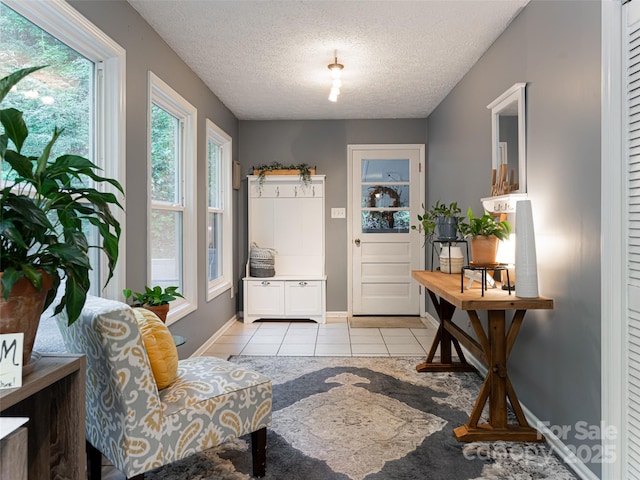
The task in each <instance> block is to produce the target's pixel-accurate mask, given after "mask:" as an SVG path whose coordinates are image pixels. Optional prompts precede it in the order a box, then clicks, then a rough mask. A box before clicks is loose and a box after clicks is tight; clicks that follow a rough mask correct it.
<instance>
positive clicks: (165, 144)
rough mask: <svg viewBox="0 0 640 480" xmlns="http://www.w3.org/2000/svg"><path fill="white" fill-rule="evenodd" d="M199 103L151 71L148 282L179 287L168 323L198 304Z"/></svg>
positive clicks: (148, 136)
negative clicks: (187, 98)
mask: <svg viewBox="0 0 640 480" xmlns="http://www.w3.org/2000/svg"><path fill="white" fill-rule="evenodd" d="M196 115H197V111H196V109H195V107H193V106H192V105H191V104H189V103H188V102H187V101H186V100H184V99H183V98H182V97H181V96H180V95H178V93H176V92H175V91H174V90H173V89H172V88H171V87H169V86H168V85H167V84H166V83H164V82H163V81H162V80H160V79H159V78H158V77H157V76H156V75H154V74H153V73H152V72H149V122H148V129H149V130H148V135H147V138H148V142H149V143H148V152H149V153H148V155H149V162H148V165H149V198H150V208H149V220H148V221H149V239H148V242H149V244H148V252H149V261H148V263H147V265H149V267H148V268H149V273H148V275H147V276H148V278H149V285H151V286H156V285H160V286H161V287H168V286H177V287H178V290H179V291H180V292H181V293H182V294H183V295H184V297H185V298H184V299H180V298H179V299H177V300H175V301H174V302H172V307H171V310H169V317H168V318H167V323H173V322H175V321H176V320H178V319H180V318H182V317H183V316H185V315H186V314H188V313H189V312H192V311H194V310H195V309H196V308H197V278H196V272H197V269H198V265H197V236H196V231H197V229H196V226H197V225H196Z"/></svg>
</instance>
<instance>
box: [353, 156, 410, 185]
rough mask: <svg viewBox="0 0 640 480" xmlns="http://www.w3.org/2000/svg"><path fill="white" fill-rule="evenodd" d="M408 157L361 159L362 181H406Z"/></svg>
mask: <svg viewBox="0 0 640 480" xmlns="http://www.w3.org/2000/svg"><path fill="white" fill-rule="evenodd" d="M409 166H410V165H409V159H407V158H401V159H384V160H378V159H376V160H362V183H379V182H408V181H409Z"/></svg>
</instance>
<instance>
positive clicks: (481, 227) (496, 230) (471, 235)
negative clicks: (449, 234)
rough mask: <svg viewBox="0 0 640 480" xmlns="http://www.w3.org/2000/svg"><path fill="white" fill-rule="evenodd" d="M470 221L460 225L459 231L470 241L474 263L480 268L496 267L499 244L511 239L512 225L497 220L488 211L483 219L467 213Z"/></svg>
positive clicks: (469, 211) (462, 222)
mask: <svg viewBox="0 0 640 480" xmlns="http://www.w3.org/2000/svg"><path fill="white" fill-rule="evenodd" d="M467 217H468V221H461V222H459V223H458V230H459V231H460V233H462V235H464V237H465V238H468V239H470V240H471V241H470V247H471V258H472V259H473V260H472V263H473V264H474V265H478V266H496V265H497V263H496V254H497V253H498V242H499V241H500V240H505V239H507V238H509V234H510V233H511V224H510V223H509V222H508V221H507V220H496V219H495V218H494V217H493V215H491V214H489V213H488V212H487V211H485V212H484V214H483V215H482V216H481V217H476V216H474V215H473V211H472V210H471V208H469V210H468V211H467Z"/></svg>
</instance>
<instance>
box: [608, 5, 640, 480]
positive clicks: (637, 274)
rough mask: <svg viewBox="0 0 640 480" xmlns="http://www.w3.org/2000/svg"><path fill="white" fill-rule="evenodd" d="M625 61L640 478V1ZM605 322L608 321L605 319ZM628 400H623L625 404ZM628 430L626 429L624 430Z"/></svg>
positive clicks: (635, 464) (630, 336) (632, 359)
mask: <svg viewBox="0 0 640 480" xmlns="http://www.w3.org/2000/svg"><path fill="white" fill-rule="evenodd" d="M626 13H627V15H626V18H627V21H626V22H625V23H626V32H625V35H624V38H625V44H626V45H625V46H626V48H625V51H623V61H624V62H625V67H626V68H625V71H624V72H625V76H626V82H625V83H626V110H623V111H625V116H626V119H625V121H624V122H623V129H624V130H625V133H626V136H627V144H626V146H625V149H626V152H625V157H626V160H627V164H626V169H627V215H628V227H627V228H628V230H627V255H628V257H627V272H626V273H627V275H626V276H627V301H628V308H627V316H626V321H627V345H626V352H627V353H626V354H627V364H628V371H627V372H628V373H627V402H628V404H627V426H626V429H627V432H626V433H627V445H626V446H627V452H626V458H625V459H624V461H626V463H627V468H628V476H629V478H640V0H635V1H634V2H632V3H631V4H629V5H628V6H627V7H626ZM603 321H606V320H605V319H603ZM623 401H624V400H623V399H621V402H623ZM623 428H624V427H623Z"/></svg>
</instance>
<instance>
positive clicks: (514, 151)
mask: <svg viewBox="0 0 640 480" xmlns="http://www.w3.org/2000/svg"><path fill="white" fill-rule="evenodd" d="M526 85H527V84H526V83H516V84H515V85H513V86H512V87H511V88H509V89H508V90H507V91H506V92H504V93H503V94H502V95H500V96H499V97H498V98H496V99H495V100H494V101H493V102H491V103H490V104H489V105H487V108H488V109H490V110H491V151H492V182H491V183H492V185H491V196H492V197H494V196H499V195H509V194H513V193H526V192H527V158H526V155H527V152H526V128H525V127H526V126H525V87H526Z"/></svg>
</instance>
